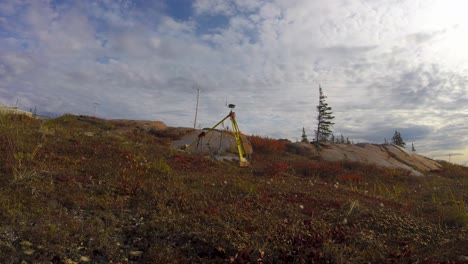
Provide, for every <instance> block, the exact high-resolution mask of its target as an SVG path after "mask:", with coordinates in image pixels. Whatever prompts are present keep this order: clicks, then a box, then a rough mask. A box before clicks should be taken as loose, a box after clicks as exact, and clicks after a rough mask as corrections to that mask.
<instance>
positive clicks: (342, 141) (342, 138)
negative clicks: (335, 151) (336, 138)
mask: <svg viewBox="0 0 468 264" xmlns="http://www.w3.org/2000/svg"><path fill="white" fill-rule="evenodd" d="M340 143H343V144H344V143H345V140H344V137H343V134H341V140H340Z"/></svg>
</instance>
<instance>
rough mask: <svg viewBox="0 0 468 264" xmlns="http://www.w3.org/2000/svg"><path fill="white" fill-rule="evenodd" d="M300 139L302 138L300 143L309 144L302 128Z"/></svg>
mask: <svg viewBox="0 0 468 264" xmlns="http://www.w3.org/2000/svg"><path fill="white" fill-rule="evenodd" d="M301 138H302V139H301V142H305V143H309V140H308V139H307V135H306V132H305V128H304V127H302V136H301Z"/></svg>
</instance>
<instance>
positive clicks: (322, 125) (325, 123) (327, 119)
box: [315, 85, 335, 143]
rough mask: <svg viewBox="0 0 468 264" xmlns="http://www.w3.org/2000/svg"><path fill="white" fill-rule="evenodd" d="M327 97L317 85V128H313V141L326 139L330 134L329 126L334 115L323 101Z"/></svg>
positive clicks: (331, 124) (330, 126)
mask: <svg viewBox="0 0 468 264" xmlns="http://www.w3.org/2000/svg"><path fill="white" fill-rule="evenodd" d="M326 98H327V97H326V96H325V95H324V94H323V91H322V87H321V86H320V85H319V105H317V111H318V116H317V130H315V142H316V143H319V142H320V141H323V140H328V138H329V137H330V135H331V134H332V131H331V128H332V126H333V125H334V124H335V123H333V122H331V120H333V119H334V118H335V117H334V116H333V115H332V108H331V107H330V106H328V104H327V103H326V102H325V99H326Z"/></svg>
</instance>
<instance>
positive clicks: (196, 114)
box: [193, 85, 200, 129]
mask: <svg viewBox="0 0 468 264" xmlns="http://www.w3.org/2000/svg"><path fill="white" fill-rule="evenodd" d="M195 89H197V106H196V107H195V121H194V122H193V128H194V129H195V128H196V127H197V116H198V100H199V98H200V88H199V87H198V86H197V85H195Z"/></svg>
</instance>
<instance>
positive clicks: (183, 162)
mask: <svg viewBox="0 0 468 264" xmlns="http://www.w3.org/2000/svg"><path fill="white" fill-rule="evenodd" d="M169 164H170V165H171V167H172V168H173V169H175V170H178V171H191V172H212V171H214V170H215V163H214V162H213V161H211V160H209V159H206V158H203V157H196V156H191V155H184V154H179V153H178V154H175V155H174V156H172V157H171V159H170V160H169Z"/></svg>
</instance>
